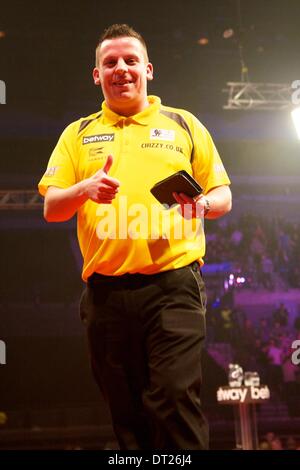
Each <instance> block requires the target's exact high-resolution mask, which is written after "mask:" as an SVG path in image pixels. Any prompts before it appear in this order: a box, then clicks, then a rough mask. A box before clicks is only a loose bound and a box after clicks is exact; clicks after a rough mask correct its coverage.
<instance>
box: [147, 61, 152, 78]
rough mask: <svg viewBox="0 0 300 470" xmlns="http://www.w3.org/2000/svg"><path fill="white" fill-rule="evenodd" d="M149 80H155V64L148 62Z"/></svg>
mask: <svg viewBox="0 0 300 470" xmlns="http://www.w3.org/2000/svg"><path fill="white" fill-rule="evenodd" d="M146 77H147V80H153V65H152V64H151V63H150V62H149V63H148V64H147V75H146Z"/></svg>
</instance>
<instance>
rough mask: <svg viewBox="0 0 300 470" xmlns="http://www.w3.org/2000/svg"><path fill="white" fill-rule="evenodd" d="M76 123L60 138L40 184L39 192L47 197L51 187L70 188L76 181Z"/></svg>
mask: <svg viewBox="0 0 300 470" xmlns="http://www.w3.org/2000/svg"><path fill="white" fill-rule="evenodd" d="M76 128H78V126H77V125H76V123H72V124H70V125H69V126H68V127H67V128H66V129H65V130H64V132H63V133H62V135H61V136H60V138H59V140H58V142H57V145H56V147H55V148H54V150H53V152H52V154H51V157H50V159H49V162H48V166H47V170H46V172H45V173H44V175H43V177H42V179H41V180H40V182H39V184H38V189H39V192H40V194H41V195H42V196H45V194H46V192H47V189H48V187H49V186H57V187H59V188H68V187H69V186H72V185H73V184H75V183H76V182H77V181H76V166H77V165H76V161H77V149H76V134H75V132H76Z"/></svg>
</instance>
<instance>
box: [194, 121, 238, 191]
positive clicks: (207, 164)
mask: <svg viewBox="0 0 300 470" xmlns="http://www.w3.org/2000/svg"><path fill="white" fill-rule="evenodd" d="M193 121H194V122H193V131H194V132H193V133H194V135H193V138H194V156H193V162H192V168H193V176H194V178H195V179H196V180H197V181H198V183H199V184H200V186H201V187H202V188H203V192H204V194H206V193H208V191H210V190H211V189H213V188H216V187H218V186H223V185H229V184H230V179H229V177H228V175H227V173H226V170H225V168H224V165H223V163H222V160H221V158H220V155H219V153H218V151H217V149H216V146H215V144H214V142H213V140H212V138H211V135H210V134H209V132H208V130H207V129H206V128H205V127H204V126H203V124H201V123H200V122H199V121H198V120H197V119H196V118H195V117H194V120H193Z"/></svg>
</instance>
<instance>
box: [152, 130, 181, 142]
mask: <svg viewBox="0 0 300 470" xmlns="http://www.w3.org/2000/svg"><path fill="white" fill-rule="evenodd" d="M150 139H155V140H169V141H173V140H175V131H173V130H169V129H151V130H150Z"/></svg>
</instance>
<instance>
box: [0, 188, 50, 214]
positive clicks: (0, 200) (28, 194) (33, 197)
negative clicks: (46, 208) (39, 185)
mask: <svg viewBox="0 0 300 470" xmlns="http://www.w3.org/2000/svg"><path fill="white" fill-rule="evenodd" d="M42 207H43V199H42V197H41V196H40V195H39V193H38V192H37V191H34V190H20V189H16V190H14V189H7V190H1V191H0V209H2V210H3V209H4V210H5V209H6V210H9V209H10V210H26V209H41V208H42Z"/></svg>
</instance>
